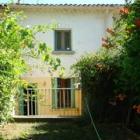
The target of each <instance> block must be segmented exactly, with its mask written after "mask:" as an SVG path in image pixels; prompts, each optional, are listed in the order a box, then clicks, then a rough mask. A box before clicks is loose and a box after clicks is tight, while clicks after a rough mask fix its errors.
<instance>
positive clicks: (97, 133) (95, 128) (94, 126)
mask: <svg viewBox="0 0 140 140" xmlns="http://www.w3.org/2000/svg"><path fill="white" fill-rule="evenodd" d="M85 103H86V106H87V111H88V113H89V116H90V119H91V123H92V125H93V128H94V130H95V132H96V135H97V137H98V140H102V139H101V137H100V135H99V132H98V130H97V127H96V125H95V123H94V121H93V117H92V115H91V112H90V109H89V106H88V102H87V99H86V98H85Z"/></svg>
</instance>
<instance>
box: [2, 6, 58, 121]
mask: <svg viewBox="0 0 140 140" xmlns="http://www.w3.org/2000/svg"><path fill="white" fill-rule="evenodd" d="M22 17H23V15H22V13H16V12H14V11H11V10H10V9H9V8H6V9H5V10H4V11H2V13H1V18H0V123H2V122H5V121H7V120H8V119H9V118H10V117H11V116H10V115H11V112H12V109H13V100H14V96H15V93H16V91H17V88H18V87H19V85H20V84H22V82H21V79H20V76H21V75H22V74H23V73H25V72H26V70H27V69H28V67H27V64H26V62H25V59H24V58H25V57H27V56H30V57H34V58H42V59H43V60H44V61H45V62H46V63H47V64H48V66H49V67H50V68H51V70H52V71H53V70H56V69H57V68H58V66H60V60H59V59H58V58H53V57H52V56H51V50H50V48H49V47H48V46H47V45H46V43H42V42H38V41H37V40H36V39H35V35H36V34H37V33H38V32H44V31H46V30H48V29H54V28H55V26H52V25H44V26H34V27H32V28H29V27H23V26H22V25H20V24H19V22H20V21H21V20H23V18H22Z"/></svg>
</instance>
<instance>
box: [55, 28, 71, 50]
mask: <svg viewBox="0 0 140 140" xmlns="http://www.w3.org/2000/svg"><path fill="white" fill-rule="evenodd" d="M57 31H60V32H61V34H63V39H62V37H61V44H63V46H60V48H61V49H58V47H57V37H56V36H57V35H56V34H57ZM65 32H69V34H70V41H69V42H70V43H69V45H70V49H69V50H67V49H66V46H65V35H64V33H65ZM54 51H56V52H71V51H72V31H71V29H56V30H54Z"/></svg>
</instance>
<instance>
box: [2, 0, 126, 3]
mask: <svg viewBox="0 0 140 140" xmlns="http://www.w3.org/2000/svg"><path fill="white" fill-rule="evenodd" d="M8 1H9V0H0V3H7V2H8ZM13 1H17V0H13ZM124 1H125V0H21V3H48V4H64V3H67V4H124Z"/></svg>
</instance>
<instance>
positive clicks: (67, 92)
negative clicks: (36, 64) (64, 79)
mask: <svg viewBox="0 0 140 140" xmlns="http://www.w3.org/2000/svg"><path fill="white" fill-rule="evenodd" d="M81 100H82V99H81V90H80V89H74V88H52V89H37V88H27V89H23V90H22V92H20V95H19V97H18V98H17V99H16V101H17V102H16V106H15V116H44V117H45V116H46V117H47V116H53V117H54V116H80V115H81Z"/></svg>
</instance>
